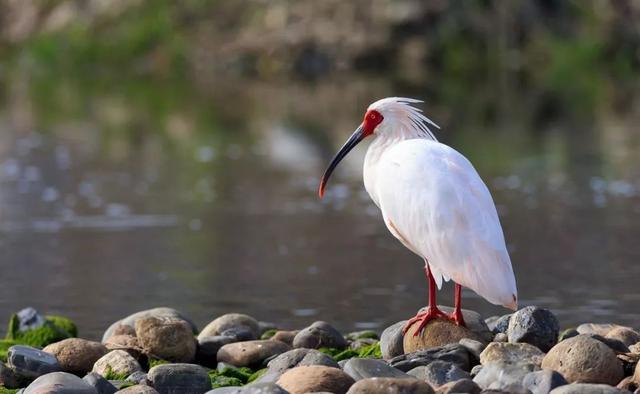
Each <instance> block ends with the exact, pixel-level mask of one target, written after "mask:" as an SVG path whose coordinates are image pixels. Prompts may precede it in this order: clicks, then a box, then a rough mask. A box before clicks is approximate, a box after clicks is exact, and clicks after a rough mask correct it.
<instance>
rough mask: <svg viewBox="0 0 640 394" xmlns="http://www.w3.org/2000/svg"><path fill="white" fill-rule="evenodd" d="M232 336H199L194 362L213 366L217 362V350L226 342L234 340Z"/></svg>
mask: <svg viewBox="0 0 640 394" xmlns="http://www.w3.org/2000/svg"><path fill="white" fill-rule="evenodd" d="M234 341H235V339H234V338H233V337H227V336H223V335H216V336H213V337H201V338H200V337H199V338H198V348H197V350H196V362H197V363H198V364H200V365H204V366H205V367H209V368H214V367H215V366H216V364H217V363H218V350H220V348H221V347H222V346H224V345H226V344H228V343H232V342H234Z"/></svg>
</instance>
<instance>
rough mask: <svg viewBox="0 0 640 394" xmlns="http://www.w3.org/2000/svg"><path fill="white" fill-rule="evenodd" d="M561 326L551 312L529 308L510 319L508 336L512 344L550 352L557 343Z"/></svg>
mask: <svg viewBox="0 0 640 394" xmlns="http://www.w3.org/2000/svg"><path fill="white" fill-rule="evenodd" d="M559 332H560V324H559V323H558V319H557V318H556V316H555V315H554V314H553V313H551V311H550V310H548V309H544V308H539V307H537V306H527V307H525V308H522V309H520V310H519V311H517V312H515V313H514V314H513V315H512V316H511V318H510V319H509V327H508V328H507V336H508V337H509V342H512V343H528V344H531V345H533V346H535V347H537V348H538V349H540V350H542V351H543V352H545V353H546V352H548V351H549V349H551V348H552V347H553V346H554V345H555V344H556V343H557V342H558V334H559Z"/></svg>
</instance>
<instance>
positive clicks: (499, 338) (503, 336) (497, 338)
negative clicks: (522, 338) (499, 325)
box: [493, 332, 509, 342]
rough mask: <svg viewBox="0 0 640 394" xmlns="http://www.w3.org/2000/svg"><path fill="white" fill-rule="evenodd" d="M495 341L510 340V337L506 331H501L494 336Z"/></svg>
mask: <svg viewBox="0 0 640 394" xmlns="http://www.w3.org/2000/svg"><path fill="white" fill-rule="evenodd" d="M493 342H509V337H508V336H507V334H505V333H504V332H499V333H497V334H496V336H495V337H493Z"/></svg>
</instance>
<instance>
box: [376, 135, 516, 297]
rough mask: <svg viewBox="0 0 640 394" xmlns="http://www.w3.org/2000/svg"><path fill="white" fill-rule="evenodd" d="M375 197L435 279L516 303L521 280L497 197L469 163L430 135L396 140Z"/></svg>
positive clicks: (394, 229)
mask: <svg viewBox="0 0 640 394" xmlns="http://www.w3.org/2000/svg"><path fill="white" fill-rule="evenodd" d="M376 189H377V195H378V199H379V204H380V209H381V210H382V213H383V216H384V219H385V223H386V224H387V227H388V228H389V230H390V231H391V232H392V233H393V234H394V235H395V236H396V237H397V238H398V239H400V240H401V241H402V243H403V244H405V245H406V246H407V247H408V248H409V249H411V250H412V251H413V252H415V253H417V254H419V255H420V256H422V257H424V258H425V259H426V260H427V261H428V263H429V267H430V268H431V271H432V273H433V274H434V276H435V277H436V281H437V283H438V287H440V286H441V284H442V279H443V278H444V279H445V280H447V279H449V278H450V279H452V280H454V281H455V282H456V283H459V284H461V285H463V286H465V287H468V288H470V289H472V290H474V291H475V292H476V293H478V294H480V295H481V296H483V297H484V298H486V299H487V300H488V301H490V302H492V303H494V304H499V305H505V306H509V307H513V306H514V305H515V303H516V300H517V292H516V284H515V278H514V275H513V269H512V267H511V260H510V258H509V254H508V252H507V248H506V245H505V241H504V235H503V233H502V228H501V226H500V220H499V219H498V214H497V212H496V208H495V205H494V203H493V199H492V198H491V194H490V193H489V190H488V189H487V186H486V185H485V184H484V182H483V181H482V179H480V176H479V175H478V173H477V172H476V170H475V169H474V168H473V166H472V165H471V163H470V162H469V161H468V160H467V159H466V158H465V157H464V156H462V155H461V154H460V153H458V152H457V151H455V150H454V149H452V148H450V147H448V146H446V145H443V144H440V143H438V142H435V141H428V140H422V139H421V140H409V141H404V142H400V143H398V144H396V145H395V146H394V147H392V148H390V149H389V150H387V151H386V152H385V153H384V154H383V155H382V157H381V159H380V162H379V163H378V167H377V182H376Z"/></svg>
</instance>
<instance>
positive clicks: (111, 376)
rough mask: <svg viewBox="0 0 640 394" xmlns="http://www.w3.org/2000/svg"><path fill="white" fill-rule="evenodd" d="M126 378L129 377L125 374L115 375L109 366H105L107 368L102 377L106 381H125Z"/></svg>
mask: <svg viewBox="0 0 640 394" xmlns="http://www.w3.org/2000/svg"><path fill="white" fill-rule="evenodd" d="M127 376H129V375H128V374H126V373H117V372H115V371H114V370H113V369H112V368H111V365H107V368H106V369H105V371H104V375H103V376H102V377H103V378H105V379H107V380H126V379H127Z"/></svg>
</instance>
